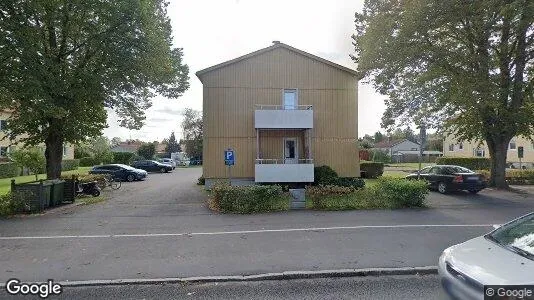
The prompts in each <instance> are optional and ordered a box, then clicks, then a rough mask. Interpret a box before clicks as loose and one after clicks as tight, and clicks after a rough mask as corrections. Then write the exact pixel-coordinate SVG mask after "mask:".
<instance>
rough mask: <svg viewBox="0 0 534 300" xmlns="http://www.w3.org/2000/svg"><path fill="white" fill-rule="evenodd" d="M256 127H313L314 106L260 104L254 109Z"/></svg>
mask: <svg viewBox="0 0 534 300" xmlns="http://www.w3.org/2000/svg"><path fill="white" fill-rule="evenodd" d="M254 128H256V129H311V128H313V106H312V105H296V106H291V107H285V106H284V105H267V104H258V105H256V110H255V111H254Z"/></svg>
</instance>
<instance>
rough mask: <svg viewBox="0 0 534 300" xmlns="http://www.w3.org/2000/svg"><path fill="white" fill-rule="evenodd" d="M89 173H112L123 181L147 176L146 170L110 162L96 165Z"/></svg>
mask: <svg viewBox="0 0 534 300" xmlns="http://www.w3.org/2000/svg"><path fill="white" fill-rule="evenodd" d="M89 174H110V175H111V176H113V178H115V179H117V180H121V181H130V182H131V181H134V180H142V179H144V178H145V177H146V176H147V172H146V171H145V170H140V169H136V168H132V167H130V166H127V165H122V164H110V165H101V166H94V167H93V168H92V169H91V170H90V171H89Z"/></svg>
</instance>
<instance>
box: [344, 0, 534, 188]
mask: <svg viewBox="0 0 534 300" xmlns="http://www.w3.org/2000/svg"><path fill="white" fill-rule="evenodd" d="M533 24H534V1H532V0H515V1H513V0H506V1H505V0H474V1H453V0H411V1H399V0H381V1H373V0H366V1H365V4H364V9H363V11H362V12H361V13H356V33H355V34H354V35H353V39H354V45H355V48H356V53H355V54H354V56H353V59H354V60H355V62H356V63H357V64H358V70H359V73H360V75H361V78H367V79H370V80H371V81H372V82H373V84H374V86H375V88H376V90H377V91H378V92H380V93H382V94H385V95H388V96H389V99H388V100H386V111H385V113H384V116H383V118H382V125H383V126H385V127H392V126H394V125H398V124H409V123H412V122H415V123H416V124H418V125H421V124H424V125H426V126H427V127H429V128H431V127H438V128H439V127H441V129H443V130H445V131H446V132H447V133H452V134H455V135H456V136H457V137H459V139H460V140H471V141H485V142H486V144H487V145H488V149H489V153H490V156H491V159H492V170H491V171H492V172H491V179H490V184H491V185H493V186H497V187H502V188H506V187H507V185H506V182H505V176H504V175H505V166H506V153H507V148H508V144H509V142H510V140H511V139H512V137H514V136H518V135H523V136H529V137H530V136H531V135H532V134H533V133H534V92H533V90H534V25H533Z"/></svg>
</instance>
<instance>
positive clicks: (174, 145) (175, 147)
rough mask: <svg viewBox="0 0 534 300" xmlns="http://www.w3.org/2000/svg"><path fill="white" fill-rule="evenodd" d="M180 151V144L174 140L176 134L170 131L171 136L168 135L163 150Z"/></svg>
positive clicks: (168, 151) (169, 151)
mask: <svg viewBox="0 0 534 300" xmlns="http://www.w3.org/2000/svg"><path fill="white" fill-rule="evenodd" d="M180 151H182V149H181V147H180V144H178V141H177V140H176V136H175V135H174V131H173V132H172V133H171V136H170V137H169V140H168V141H167V147H166V148H165V152H167V153H169V155H170V154H171V153H174V152H180Z"/></svg>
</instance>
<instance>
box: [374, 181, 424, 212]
mask: <svg viewBox="0 0 534 300" xmlns="http://www.w3.org/2000/svg"><path fill="white" fill-rule="evenodd" d="M374 188H375V189H376V196H377V197H380V198H381V199H383V200H385V201H386V202H387V203H388V204H389V206H390V207H391V208H403V207H423V206H425V199H426V196H427V195H428V184H427V182H426V181H424V180H407V179H404V178H392V177H381V178H379V179H378V182H377V184H376V185H375V186H374Z"/></svg>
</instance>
